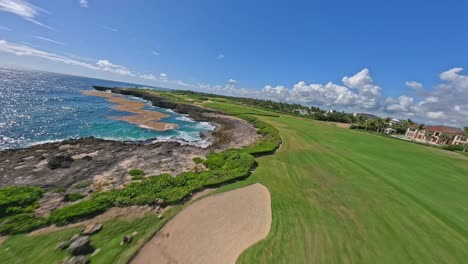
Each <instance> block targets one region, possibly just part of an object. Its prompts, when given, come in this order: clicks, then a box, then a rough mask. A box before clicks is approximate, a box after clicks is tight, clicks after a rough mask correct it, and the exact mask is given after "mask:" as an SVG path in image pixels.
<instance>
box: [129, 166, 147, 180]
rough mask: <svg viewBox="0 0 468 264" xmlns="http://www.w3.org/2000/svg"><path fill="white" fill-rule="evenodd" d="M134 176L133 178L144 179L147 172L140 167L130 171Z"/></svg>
mask: <svg viewBox="0 0 468 264" xmlns="http://www.w3.org/2000/svg"><path fill="white" fill-rule="evenodd" d="M128 174H130V176H132V180H143V179H144V178H145V172H144V171H142V170H138V169H133V170H130V171H129V172H128Z"/></svg>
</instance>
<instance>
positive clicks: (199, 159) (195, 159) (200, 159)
mask: <svg viewBox="0 0 468 264" xmlns="http://www.w3.org/2000/svg"><path fill="white" fill-rule="evenodd" d="M193 162H195V164H200V163H202V162H203V159H202V158H200V157H195V158H193Z"/></svg>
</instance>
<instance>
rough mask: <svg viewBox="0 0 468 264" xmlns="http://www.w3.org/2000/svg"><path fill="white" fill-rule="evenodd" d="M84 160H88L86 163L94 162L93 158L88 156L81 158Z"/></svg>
mask: <svg viewBox="0 0 468 264" xmlns="http://www.w3.org/2000/svg"><path fill="white" fill-rule="evenodd" d="M81 159H82V160H86V161H91V160H93V157H91V156H89V155H86V156H84V157H83V158H81Z"/></svg>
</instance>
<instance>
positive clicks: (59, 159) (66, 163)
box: [47, 155, 75, 170]
mask: <svg viewBox="0 0 468 264" xmlns="http://www.w3.org/2000/svg"><path fill="white" fill-rule="evenodd" d="M73 161H75V160H74V159H72V157H70V156H67V155H57V156H55V157H53V158H51V159H50V160H49V161H48V163H47V165H48V167H49V169H51V170H55V169H59V168H63V169H66V168H70V165H71V164H72V162H73Z"/></svg>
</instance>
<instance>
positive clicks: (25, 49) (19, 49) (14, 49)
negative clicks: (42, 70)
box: [0, 40, 98, 70]
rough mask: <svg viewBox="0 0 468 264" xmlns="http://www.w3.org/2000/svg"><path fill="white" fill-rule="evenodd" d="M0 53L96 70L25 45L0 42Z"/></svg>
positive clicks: (94, 67) (91, 66) (92, 66)
mask: <svg viewBox="0 0 468 264" xmlns="http://www.w3.org/2000/svg"><path fill="white" fill-rule="evenodd" d="M0 52H4V53H8V54H13V55H17V56H31V57H38V58H43V59H47V60H50V61H56V62H62V63H66V64H70V65H77V66H81V67H84V68H88V69H93V70H95V69H98V68H97V67H96V66H94V65H91V64H88V63H84V62H80V61H78V60H74V59H71V58H68V57H65V56H61V55H57V54H54V53H49V52H46V51H41V50H38V49H35V48H32V47H30V46H26V45H19V44H15V43H11V42H8V41H6V40H0Z"/></svg>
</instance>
